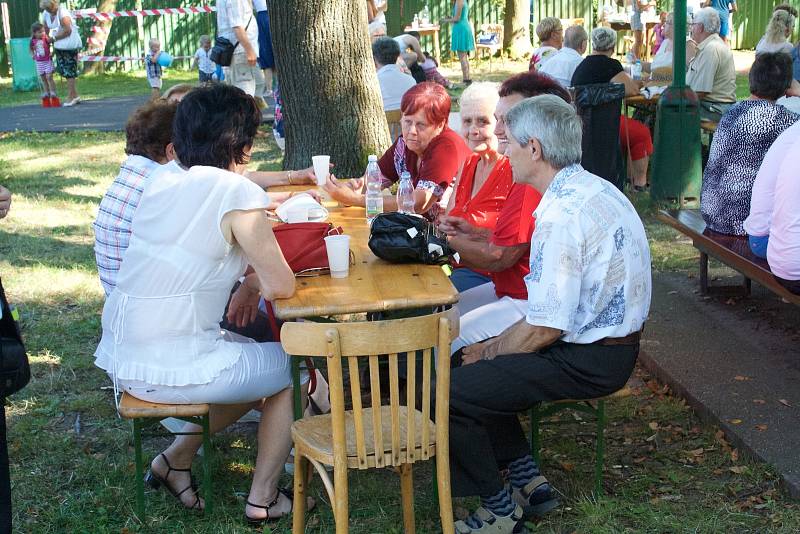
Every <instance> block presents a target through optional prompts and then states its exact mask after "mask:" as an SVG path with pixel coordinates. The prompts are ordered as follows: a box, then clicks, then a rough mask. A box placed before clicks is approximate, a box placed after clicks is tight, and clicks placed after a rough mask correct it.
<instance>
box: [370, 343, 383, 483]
mask: <svg viewBox="0 0 800 534" xmlns="http://www.w3.org/2000/svg"><path fill="white" fill-rule="evenodd" d="M369 391H370V400H371V407H372V439H373V445H374V447H375V449H374V450H375V451H376V454H375V467H385V466H386V464H385V462H384V461H383V454H382V453H378V451H383V420H382V418H381V377H380V367H379V362H378V357H377V356H370V357H369Z"/></svg>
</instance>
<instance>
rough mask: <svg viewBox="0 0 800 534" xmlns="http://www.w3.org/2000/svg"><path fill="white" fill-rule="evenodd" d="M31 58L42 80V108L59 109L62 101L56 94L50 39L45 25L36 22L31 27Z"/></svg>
mask: <svg viewBox="0 0 800 534" xmlns="http://www.w3.org/2000/svg"><path fill="white" fill-rule="evenodd" d="M30 49H31V56H32V57H33V61H35V62H36V73H37V74H38V75H39V77H40V78H41V79H42V88H43V89H42V106H43V107H46V108H57V107H60V106H61V101H60V100H59V99H58V95H57V94H56V82H55V80H53V71H54V70H55V68H54V67H53V59H52V58H51V57H50V39H48V38H47V34H46V33H45V31H44V24H41V23H39V22H34V23H33V25H32V26H31V45H30Z"/></svg>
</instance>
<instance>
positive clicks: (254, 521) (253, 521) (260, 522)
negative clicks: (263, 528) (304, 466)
mask: <svg viewBox="0 0 800 534" xmlns="http://www.w3.org/2000/svg"><path fill="white" fill-rule="evenodd" d="M281 494H283V495H284V496H285V497H286V498H287V499H289V502H291V503H292V510H291V512H289V513H288V514H282V515H279V516H276V517H270V515H269V510H270V508H272V507H273V506H275V505H276V504H278V499H280V498H281ZM245 502H246V503H247V504H248V505H249V506H252V507H253V508H261V509H262V510H266V511H267V516H266V517H259V518H255V517H250V516H249V515H247V512H245V514H244V519H245V521H247V523H248V524H250V525H253V526H258V525H263V524H264V523H271V522H274V521H278V520H279V519H283V518H284V517H287V516H288V515H289V514H291V513H292V512H294V494H293V493H292V492H291V491H290V490H289V489H287V488H278V492H277V493H276V494H275V498H274V499H272V500H271V501H270V502H268V503H267V504H266V505H261V504H255V503H252V502H250V501H249V500H247V501H245ZM315 506H316V503H315V504H313V505H311V506H308V507H307V508H306V511H307V512H310V511H311V510H313V509H314V507H315Z"/></svg>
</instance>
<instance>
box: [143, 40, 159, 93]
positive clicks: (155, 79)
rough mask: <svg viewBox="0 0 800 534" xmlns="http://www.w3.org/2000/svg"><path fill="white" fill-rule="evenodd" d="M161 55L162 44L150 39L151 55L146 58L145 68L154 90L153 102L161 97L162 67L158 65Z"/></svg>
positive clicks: (148, 81) (148, 80)
mask: <svg viewBox="0 0 800 534" xmlns="http://www.w3.org/2000/svg"><path fill="white" fill-rule="evenodd" d="M160 55H161V42H159V40H158V39H150V53H149V54H147V55H145V57H144V68H145V71H146V72H147V83H149V84H150V88H151V89H152V91H151V98H152V99H153V100H155V99H157V98H160V97H161V65H159V64H158V56H160Z"/></svg>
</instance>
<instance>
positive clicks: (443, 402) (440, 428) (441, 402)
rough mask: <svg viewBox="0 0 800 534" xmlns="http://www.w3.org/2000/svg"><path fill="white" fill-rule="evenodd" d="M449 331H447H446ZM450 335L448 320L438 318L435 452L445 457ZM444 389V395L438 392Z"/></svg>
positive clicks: (446, 450)
mask: <svg viewBox="0 0 800 534" xmlns="http://www.w3.org/2000/svg"><path fill="white" fill-rule="evenodd" d="M448 331H449V332H448ZM450 336H452V329H451V328H450V327H449V325H448V320H447V319H446V318H444V317H440V318H439V343H438V344H437V351H438V353H439V359H438V361H437V362H436V454H437V455H442V456H443V457H444V458H447V457H448V455H449V453H450V444H449V436H450V425H448V418H449V417H450ZM440 391H441V392H444V391H446V392H447V394H446V395H442V394H440V393H439V392H440Z"/></svg>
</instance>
